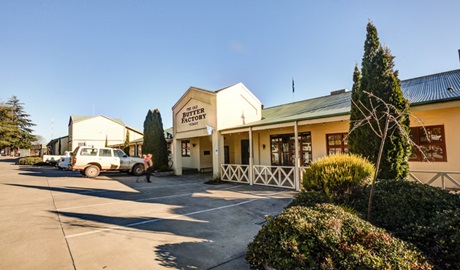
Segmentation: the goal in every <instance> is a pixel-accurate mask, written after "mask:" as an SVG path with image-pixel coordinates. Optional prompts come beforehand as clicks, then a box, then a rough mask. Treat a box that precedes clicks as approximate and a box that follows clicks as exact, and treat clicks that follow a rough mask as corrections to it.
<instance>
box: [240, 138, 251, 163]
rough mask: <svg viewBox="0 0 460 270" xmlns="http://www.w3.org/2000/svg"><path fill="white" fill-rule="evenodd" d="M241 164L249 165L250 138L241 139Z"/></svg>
mask: <svg viewBox="0 0 460 270" xmlns="http://www.w3.org/2000/svg"><path fill="white" fill-rule="evenodd" d="M241 164H244V165H249V140H241Z"/></svg>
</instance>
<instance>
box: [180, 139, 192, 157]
mask: <svg viewBox="0 0 460 270" xmlns="http://www.w3.org/2000/svg"><path fill="white" fill-rule="evenodd" d="M181 148H182V156H183V157H189V156H190V141H189V140H183V141H182V147H181Z"/></svg>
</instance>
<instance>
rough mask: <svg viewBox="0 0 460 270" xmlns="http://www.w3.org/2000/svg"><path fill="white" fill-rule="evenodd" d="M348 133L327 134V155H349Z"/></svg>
mask: <svg viewBox="0 0 460 270" xmlns="http://www.w3.org/2000/svg"><path fill="white" fill-rule="evenodd" d="M347 135H348V133H335V134H326V145H327V153H328V155H331V154H338V153H348V139H347Z"/></svg>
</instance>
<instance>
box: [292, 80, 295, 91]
mask: <svg viewBox="0 0 460 270" xmlns="http://www.w3.org/2000/svg"><path fill="white" fill-rule="evenodd" d="M294 91H295V87H294V78H292V93H294Z"/></svg>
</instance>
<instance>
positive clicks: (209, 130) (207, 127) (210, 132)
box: [206, 125, 214, 135]
mask: <svg viewBox="0 0 460 270" xmlns="http://www.w3.org/2000/svg"><path fill="white" fill-rule="evenodd" d="M206 131H207V132H208V135H212V132H213V131H214V129H213V128H212V127H211V126H208V125H206Z"/></svg>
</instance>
